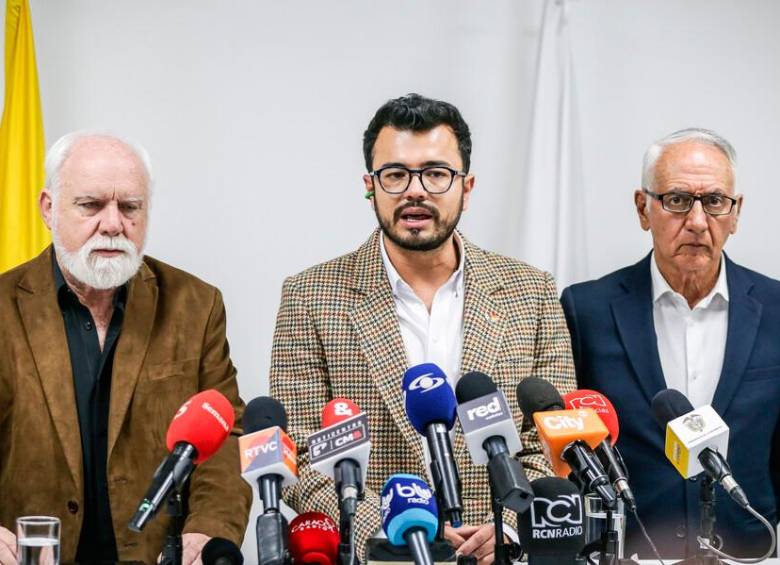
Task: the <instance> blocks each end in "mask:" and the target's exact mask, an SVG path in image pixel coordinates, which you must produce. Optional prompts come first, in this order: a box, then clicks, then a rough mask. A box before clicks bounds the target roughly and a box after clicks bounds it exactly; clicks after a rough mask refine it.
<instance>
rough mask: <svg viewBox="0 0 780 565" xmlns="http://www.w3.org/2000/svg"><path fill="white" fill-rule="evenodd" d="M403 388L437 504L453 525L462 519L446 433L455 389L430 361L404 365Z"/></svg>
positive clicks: (458, 485)
mask: <svg viewBox="0 0 780 565" xmlns="http://www.w3.org/2000/svg"><path fill="white" fill-rule="evenodd" d="M403 390H404V404H405V407H406V415H407V417H408V418H409V422H411V424H412V427H414V429H415V430H417V432H418V433H420V434H422V435H424V436H425V439H426V441H427V443H428V451H429V452H430V454H431V464H430V471H431V478H432V480H433V488H434V490H435V491H436V496H437V497H439V504H440V505H441V506H442V511H443V512H444V515H445V517H446V518H447V519H448V520H449V521H450V524H452V526H453V527H454V528H457V527H459V526H460V525H461V524H462V523H463V519H462V515H463V501H462V500H461V482H460V475H459V474H458V466H457V463H456V462H455V456H454V454H453V451H452V442H451V441H450V434H449V431H450V430H451V429H452V426H453V424H454V423H455V408H456V402H455V393H454V392H453V391H452V387H451V386H450V384H449V383H448V382H447V377H446V375H445V374H444V372H443V371H442V370H441V369H440V368H439V367H438V366H436V365H434V364H433V363H423V364H420V365H416V366H414V367H411V368H409V369H407V371H406V373H404V378H403Z"/></svg>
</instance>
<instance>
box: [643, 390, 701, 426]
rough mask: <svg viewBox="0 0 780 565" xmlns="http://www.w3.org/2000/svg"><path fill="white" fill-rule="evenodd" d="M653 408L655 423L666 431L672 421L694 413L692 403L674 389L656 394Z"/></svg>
mask: <svg viewBox="0 0 780 565" xmlns="http://www.w3.org/2000/svg"><path fill="white" fill-rule="evenodd" d="M652 408H653V416H655V421H656V422H658V425H659V426H661V427H662V428H664V429H666V424H668V423H669V422H670V421H672V420H674V419H675V418H679V417H680V416H682V415H684V414H687V413H688V412H691V411H693V405H692V404H691V401H690V400H688V399H687V398H686V397H685V395H684V394H683V393H681V392H680V391H679V390H675V389H673V388H667V389H666V390H662V391H661V392H659V393H658V394H656V395H655V396H654V397H653V403H652Z"/></svg>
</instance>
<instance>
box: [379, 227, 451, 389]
mask: <svg viewBox="0 0 780 565" xmlns="http://www.w3.org/2000/svg"><path fill="white" fill-rule="evenodd" d="M379 241H380V247H381V250H382V261H383V262H384V264H385V271H386V272H387V277H388V278H389V279H390V287H391V288H392V289H393V301H394V302H395V311H396V314H397V315H398V324H399V325H400V327H401V337H402V338H403V341H404V347H405V349H406V361H407V363H408V366H409V367H413V366H415V365H419V364H420V363H435V364H436V365H438V366H439V367H441V369H442V371H444V373H445V374H446V375H447V380H448V381H449V383H450V386H451V387H452V388H453V390H454V389H455V385H456V384H457V382H458V379H459V378H460V357H461V352H462V351H463V304H464V300H463V293H464V288H463V262H464V258H463V257H464V256H463V243H462V242H461V241H460V237H458V234H457V233H456V234H455V243H456V245H457V246H458V248H459V249H460V263H459V265H458V269H457V270H456V271H455V272H454V273H452V276H451V277H450V278H449V279H447V282H445V283H444V284H443V285H442V286H441V287H439V289H438V290H437V291H436V294H435V295H434V297H433V302H432V303H431V311H430V313H429V312H428V308H426V306H425V303H424V302H423V301H422V300H420V299H419V298H418V297H417V295H416V294H415V293H414V291H413V290H412V288H411V287H410V286H409V285H408V284H407V283H406V281H404V280H403V279H402V278H401V276H400V275H399V274H398V271H397V270H396V269H395V267H394V266H393V263H392V262H391V261H390V257H388V255H387V250H386V249H385V236H384V234H382V237H381V238H380V239H379Z"/></svg>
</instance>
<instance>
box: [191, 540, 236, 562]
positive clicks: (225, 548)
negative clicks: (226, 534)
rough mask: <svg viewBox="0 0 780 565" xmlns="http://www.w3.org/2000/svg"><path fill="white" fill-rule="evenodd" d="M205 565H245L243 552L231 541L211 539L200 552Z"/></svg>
mask: <svg viewBox="0 0 780 565" xmlns="http://www.w3.org/2000/svg"><path fill="white" fill-rule="evenodd" d="M200 560H201V561H203V565H243V563H244V556H243V555H241V550H240V549H238V546H237V545H236V544H234V543H233V542H232V541H230V540H229V539H225V538H211V539H210V540H209V541H207V542H206V545H204V546H203V549H202V550H201V552H200Z"/></svg>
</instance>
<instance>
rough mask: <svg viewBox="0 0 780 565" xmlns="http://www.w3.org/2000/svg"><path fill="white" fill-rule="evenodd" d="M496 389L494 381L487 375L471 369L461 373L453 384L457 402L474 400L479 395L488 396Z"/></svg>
mask: <svg viewBox="0 0 780 565" xmlns="http://www.w3.org/2000/svg"><path fill="white" fill-rule="evenodd" d="M497 390H498V387H497V386H496V383H494V382H493V379H491V378H490V377H489V376H487V375H486V374H485V373H480V372H479V371H472V372H470V373H466V374H465V375H463V376H462V377H461V378H460V380H459V381H458V384H457V385H455V397H456V398H457V399H458V404H463V403H464V402H468V401H469V400H474V399H475V398H479V397H481V396H488V395H490V394H493V393H494V392H496V391H497Z"/></svg>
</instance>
